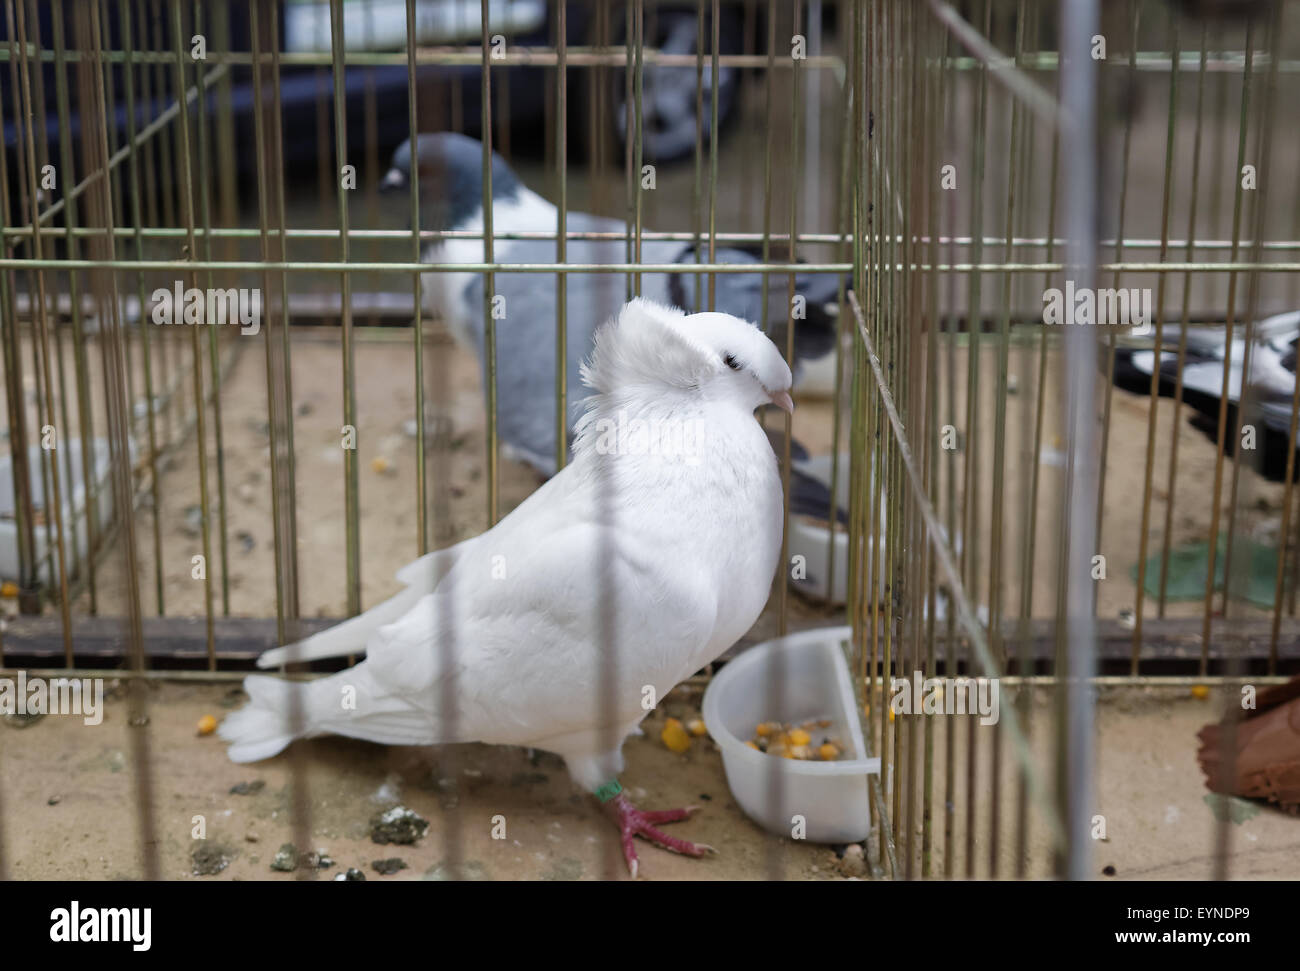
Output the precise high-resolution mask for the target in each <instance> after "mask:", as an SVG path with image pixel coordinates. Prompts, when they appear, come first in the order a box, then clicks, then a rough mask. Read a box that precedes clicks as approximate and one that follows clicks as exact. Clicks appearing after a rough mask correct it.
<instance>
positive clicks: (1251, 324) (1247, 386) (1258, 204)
mask: <svg viewBox="0 0 1300 971" xmlns="http://www.w3.org/2000/svg"><path fill="white" fill-rule="evenodd" d="M1280 9H1281V8H1280V5H1279V4H1277V3H1274V4H1273V10H1274V13H1276V12H1277V11H1278V10H1280ZM1275 19H1276V18H1275ZM1270 26H1272V27H1276V24H1275V23H1271V24H1270ZM1270 39H1271V40H1272V42H1273V43H1276V33H1275V31H1270ZM1277 62H1278V55H1277V51H1276V50H1272V49H1271V50H1270V51H1269V59H1268V74H1267V76H1266V78H1265V82H1264V99H1263V101H1262V103H1261V105H1260V115H1259V124H1258V126H1257V128H1256V131H1255V160H1256V161H1255V168H1256V170H1257V171H1263V172H1269V171H1271V169H1269V163H1270V161H1271V159H1270V153H1271V152H1272V147H1273V139H1272V125H1271V124H1270V121H1271V118H1272V114H1273V92H1274V88H1275V86H1276V80H1277ZM1238 172H1240V168H1239V169H1238ZM1252 195H1253V197H1254V202H1253V205H1254V213H1253V220H1252V221H1253V224H1254V228H1253V231H1252V234H1251V239H1252V240H1253V243H1252V246H1251V261H1252V262H1253V263H1258V262H1259V261H1260V258H1261V255H1262V249H1261V244H1262V242H1263V233H1264V214H1265V212H1266V211H1267V203H1266V200H1267V199H1268V179H1267V178H1266V179H1265V180H1264V182H1263V183H1261V184H1260V186H1259V188H1258V189H1257V190H1256V191H1255V192H1254V193H1253V194H1252ZM1258 310H1259V271H1258V270H1250V271H1249V282H1248V283H1247V286H1246V333H1245V353H1244V355H1243V357H1242V369H1241V394H1240V398H1239V400H1238V402H1237V409H1236V412H1237V413H1236V416H1235V418H1234V419H1233V423H1232V424H1233V430H1232V441H1233V443H1234V447H1233V452H1234V454H1235V456H1236V461H1234V462H1233V463H1232V482H1231V485H1230V487H1229V490H1228V525H1227V529H1226V533H1227V541H1226V542H1225V544H1224V549H1223V577H1224V583H1223V614H1224V616H1225V617H1226V616H1227V613H1228V599H1229V593H1230V588H1232V587H1233V586H1234V581H1237V582H1236V586H1237V588H1238V593H1237V594H1236V596H1237V598H1238V599H1241V597H1242V596H1243V594H1242V593H1241V591H1240V583H1239V580H1240V578H1239V577H1234V576H1233V574H1232V553H1233V548H1234V546H1235V545H1236V544H1235V542H1234V540H1235V537H1236V532H1237V530H1236V522H1237V499H1238V485H1239V483H1240V481H1241V467H1242V465H1243V464H1245V461H1246V460H1245V459H1243V458H1242V455H1241V451H1240V446H1241V429H1242V422H1243V421H1244V419H1245V416H1246V414H1247V412H1252V411H1253V410H1254V409H1253V406H1252V403H1251V401H1250V398H1251V375H1252V373H1253V372H1252V368H1251V365H1252V364H1253V363H1254V351H1255V315H1256V313H1257V311H1258ZM1292 447H1293V448H1294V442H1293V443H1292ZM1256 461H1257V462H1258V460H1256ZM1252 464H1254V463H1252ZM1239 572H1240V571H1239Z"/></svg>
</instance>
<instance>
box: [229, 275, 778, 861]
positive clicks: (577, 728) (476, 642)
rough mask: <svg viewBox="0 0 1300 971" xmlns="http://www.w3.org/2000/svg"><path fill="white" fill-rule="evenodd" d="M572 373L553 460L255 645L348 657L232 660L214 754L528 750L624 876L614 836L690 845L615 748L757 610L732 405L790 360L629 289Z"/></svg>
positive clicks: (767, 469)
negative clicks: (365, 744) (581, 394)
mask: <svg viewBox="0 0 1300 971" xmlns="http://www.w3.org/2000/svg"><path fill="white" fill-rule="evenodd" d="M583 379H584V380H585V382H586V383H587V385H588V386H589V387H590V388H591V389H592V390H593V391H594V392H595V393H594V394H593V395H592V396H591V397H590V398H589V399H588V405H587V411H586V413H585V415H584V416H583V417H582V419H581V420H580V421H579V423H578V427H577V436H576V446H575V449H574V457H573V461H572V463H571V464H569V465H568V466H566V467H565V468H564V469H563V470H562V471H561V472H560V473H559V474H558V475H556V476H555V477H554V478H552V479H550V480H549V481H548V482H546V483H545V484H544V485H543V486H542V487H541V488H540V489H538V490H537V492H535V493H533V495H532V496H530V497H529V498H528V499H527V500H526V501H525V502H523V503H522V504H521V505H520V506H519V507H518V508H516V509H515V510H514V511H513V512H512V513H510V515H508V516H506V517H505V518H504V519H502V520H501V522H500V523H498V524H497V525H496V526H495V527H494V528H492V529H491V530H489V531H488V532H486V533H483V534H482V535H480V536H477V537H475V538H473V539H470V540H466V541H465V542H462V543H459V544H457V545H456V546H453V547H450V548H448V549H445V550H441V551H438V552H435V553H430V554H429V555H427V556H425V557H422V558H420V559H419V560H416V561H415V562H413V563H411V564H409V565H408V566H406V567H404V568H403V569H402V570H401V571H400V572H399V573H398V579H399V580H401V581H402V582H403V583H405V584H406V589H405V590H403V591H402V592H401V593H399V594H397V595H396V596H395V597H393V598H392V599H391V600H388V601H386V602H384V603H382V604H379V605H378V606H376V607H374V608H372V609H371V610H369V611H367V612H366V613H364V614H362V615H361V616H359V617H355V618H353V619H351V620H348V621H346V622H344V623H342V624H339V625H338V626H336V627H333V628H331V629H329V630H327V631H323V632H321V633H319V634H316V635H314V636H312V637H310V638H308V639H307V640H304V641H302V642H300V643H298V644H295V645H291V646H289V647H284V648H277V649H275V650H272V651H268V652H266V653H265V654H264V655H263V656H262V657H261V658H260V659H259V665H260V666H262V667H270V666H273V665H279V664H282V663H289V662H295V661H306V660H312V659H314V658H322V657H335V656H343V655H347V654H352V653H361V652H363V651H364V652H365V654H366V659H365V660H364V661H363V662H361V663H360V664H357V665H356V666H355V667H352V668H349V669H347V670H345V671H341V672H339V673H337V674H334V675H332V676H330V677H327V678H323V679H319V680H315V681H310V682H289V681H284V680H280V679H278V678H275V677H269V676H264V675H261V676H259V675H253V676H250V677H249V678H248V679H247V680H246V681H245V689H246V690H247V692H248V694H249V696H250V698H251V701H250V703H249V704H248V705H247V706H245V707H244V708H243V709H242V710H240V711H238V712H235V713H234V714H232V715H230V716H229V717H228V718H227V719H226V720H225V722H224V723H223V724H222V726H221V736H222V737H223V738H225V739H226V740H227V741H228V742H230V743H231V744H230V757H231V758H232V759H233V760H234V761H236V762H252V761H256V760H258V759H264V758H269V757H270V756H272V755H275V754H276V753H277V752H279V751H280V750H281V749H283V748H284V747H285V746H287V745H288V744H289V743H290V742H291V741H293V739H294V738H295V737H308V736H314V735H323V734H336V735H347V736H351V737H353V738H361V739H367V740H370V741H374V742H380V743H383V744H389V745H429V744H437V743H443V742H469V741H480V742H488V743H493V744H501V745H520V746H529V747H534V748H540V749H544V750H547V751H551V752H555V753H557V754H558V755H560V756H562V757H563V758H564V760H565V762H566V764H567V766H568V769H569V773H570V775H571V776H572V777H573V779H574V781H575V782H576V783H578V785H580V786H582V787H584V788H585V789H586V790H587V791H589V792H592V793H594V794H596V795H597V797H598V798H599V799H600V800H601V801H602V802H603V803H605V804H606V806H607V808H608V809H609V810H611V811H612V814H613V815H614V816H615V818H616V820H617V823H618V825H619V828H620V833H621V837H622V845H623V851H624V856H625V858H626V859H627V863H628V866H629V868H630V870H631V871H632V873H633V875H634V876H635V874H636V870H637V857H636V852H635V850H634V848H633V845H632V844H633V837H634V836H642V837H644V838H646V839H649V840H651V841H652V842H654V843H656V844H658V845H660V846H662V847H665V848H667V849H671V850H675V851H677V852H679V853H685V854H689V855H692V856H700V855H702V854H703V853H704V851H705V850H706V849H707V847H704V846H703V845H696V844H692V843H688V842H686V841H684V840H678V839H675V838H673V837H671V836H668V835H667V834H665V833H663V832H661V831H660V830H659V829H657V828H656V826H655V824H656V823H666V822H672V821H675V820H679V819H685V818H686V817H687V816H688V815H689V814H690V812H691V810H690V809H679V810H666V811H661V812H644V811H642V810H639V809H638V808H637V807H636V806H634V805H633V804H632V803H631V801H630V800H629V799H628V798H627V795H626V794H625V793H623V792H621V787H620V785H619V783H618V781H617V777H618V774H619V773H620V771H621V770H622V768H623V757H622V745H623V741H624V740H625V739H626V737H627V736H628V735H629V734H631V733H633V732H634V731H636V729H637V725H638V724H639V723H640V722H641V720H642V719H643V718H645V716H646V714H647V712H646V710H645V708H644V707H643V704H642V703H643V699H645V698H646V697H648V695H649V692H650V691H653V697H655V698H663V697H664V696H665V694H666V693H667V692H668V691H669V690H670V689H671V688H672V687H673V686H674V685H676V684H677V683H678V682H679V681H681V680H682V679H684V678H686V677H689V676H690V675H691V674H693V673H694V672H696V671H698V670H699V669H700V668H701V667H703V666H704V665H706V664H708V663H709V662H710V661H712V660H714V659H715V658H717V657H718V656H719V655H721V654H722V653H723V652H724V651H725V650H727V648H729V647H730V646H731V645H732V644H734V643H735V642H736V641H737V640H738V639H739V638H740V637H741V636H742V635H743V634H744V633H745V632H746V631H747V630H749V628H750V627H751V626H752V625H753V623H754V621H755V620H756V619H757V617H758V615H759V613H760V612H761V611H762V609H763V605H764V603H765V601H766V599H767V594H768V590H769V589H770V587H771V584H772V580H773V576H774V574H775V571H776V567H777V562H778V560H779V558H780V548H781V521H782V493H781V480H780V476H779V474H778V471H777V461H776V456H775V455H774V454H773V452H772V449H771V446H770V445H769V443H768V439H767V436H766V435H765V434H764V433H763V430H762V429H761V428H760V427H759V424H758V422H757V420H756V419H755V417H754V411H755V409H757V408H758V407H760V406H762V405H767V404H771V403H775V404H777V405H779V406H780V407H782V408H784V409H785V410H787V411H792V410H793V407H794V406H793V403H792V401H791V399H790V395H789V389H790V385H791V373H790V368H789V367H788V366H787V365H786V363H785V361H784V360H783V359H782V357H781V354H780V352H779V351H778V350H777V348H776V346H775V345H774V344H773V343H772V342H771V341H770V340H768V338H767V337H765V336H764V335H763V334H762V332H761V331H760V330H759V329H758V328H756V327H753V326H751V325H750V324H748V323H746V322H745V321H743V320H740V319H739V318H737V317H732V316H729V315H727V314H720V313H700V314H693V315H690V316H687V315H686V314H684V313H683V312H681V311H680V310H676V309H672V308H668V307H664V306H661V305H658V304H656V303H653V302H651V301H649V300H644V299H639V298H638V299H636V300H633V301H631V302H630V303H628V304H626V305H625V306H624V307H623V309H622V310H621V311H620V313H619V314H618V316H617V318H616V319H615V320H613V321H611V322H610V323H608V324H606V325H605V326H604V327H603V328H602V329H601V330H600V331H599V333H598V335H597V337H596V341H595V345H594V348H593V351H592V355H591V358H590V360H589V361H588V362H587V363H586V364H585V365H584V367H583ZM603 672H604V673H605V677H602V673H603ZM611 674H612V681H608V683H607V679H608V677H609V675H611ZM294 691H297V692H299V699H298V703H297V705H296V707H297V710H298V722H297V724H298V726H299V728H298V729H297V730H296V731H295V729H294V727H293V726H292V725H291V721H290V703H291V701H290V695H291V692H294ZM345 700H346V701H349V702H352V703H350V704H348V705H345V703H344V702H345Z"/></svg>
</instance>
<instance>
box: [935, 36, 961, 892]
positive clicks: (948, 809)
mask: <svg viewBox="0 0 1300 971" xmlns="http://www.w3.org/2000/svg"><path fill="white" fill-rule="evenodd" d="M939 33H940V38H941V46H940V57H941V64H942V65H943V67H942V70H943V76H942V78H941V79H940V82H939V83H940V85H941V86H942V87H943V89H944V90H945V91H946V92H948V95H947V98H945V101H944V104H943V106H942V111H943V114H942V115H941V116H940V117H939V118H938V119H936V124H943V125H944V126H945V127H944V130H945V131H951V130H952V129H951V128H950V127H948V126H949V123H950V122H951V120H952V119H951V118H950V117H949V111H948V109H949V107H950V105H949V103H948V101H949V100H951V101H952V102H953V106H955V103H956V100H957V90H956V83H955V82H954V81H953V77H952V75H953V65H952V59H951V58H950V57H949V43H950V40H949V34H948V31H946V30H940V31H939ZM947 222H948V233H949V243H948V263H949V265H952V264H954V263H956V262H957V243H956V236H957V225H958V224H957V195H956V193H949V195H948V201H947ZM946 303H947V313H946V314H945V324H944V350H945V364H946V369H947V372H948V374H947V378H948V380H947V381H946V382H945V386H946V388H947V391H948V395H947V405H946V408H945V412H944V413H945V415H947V417H948V420H949V421H950V422H952V423H953V424H954V427H955V424H956V419H957V333H958V329H959V328H958V322H957V274H956V273H955V272H953V271H952V270H949V271H948V286H947V299H946ZM944 464H945V469H944V479H945V487H946V505H947V510H948V517H947V522H946V526H947V529H948V542H950V543H952V542H954V540H955V538H956V536H957V450H956V449H950V450H948V460H947V462H945V463H944ZM948 593H949V609H948V611H947V624H946V629H945V632H944V634H945V643H944V662H943V671H944V676H945V677H949V678H955V677H956V676H957V664H958V661H957V625H956V620H957V617H956V615H957V611H956V610H955V609H954V608H953V606H952V600H951V595H952V591H951V590H949V591H948ZM956 794H957V720H956V719H955V718H945V719H944V808H943V876H944V879H945V880H951V879H952V877H953V874H954V873H955V872H956V839H955V833H956V825H957V803H956Z"/></svg>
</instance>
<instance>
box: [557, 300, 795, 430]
mask: <svg viewBox="0 0 1300 971" xmlns="http://www.w3.org/2000/svg"><path fill="white" fill-rule="evenodd" d="M582 376H583V380H584V381H585V382H586V384H587V386H588V387H590V388H592V389H593V390H595V391H597V392H599V393H601V394H602V395H613V396H618V397H624V396H628V395H632V394H637V393H649V394H663V393H668V392H676V393H678V394H684V395H687V396H692V397H696V398H699V399H702V400H704V401H707V402H709V403H711V404H713V403H725V404H734V405H737V406H739V407H741V408H744V409H746V410H749V411H753V410H754V409H755V408H758V407H760V406H762V405H767V404H774V405H777V406H778V407H780V408H782V409H784V410H785V411H789V412H792V411H793V410H794V402H793V401H792V400H791V398H790V385H791V381H792V379H791V374H790V368H789V365H787V364H786V363H785V360H784V359H783V358H782V357H781V352H780V351H778V350H777V348H776V345H775V344H773V343H772V342H771V341H770V340H769V339H768V338H767V337H766V336H765V335H764V334H763V332H762V331H761V330H759V329H758V328H757V327H755V326H753V325H752V324H750V323H748V322H746V321H744V320H741V319H740V318H739V317H733V316H731V315H730V314H722V313H700V314H690V315H687V314H685V313H683V312H682V311H680V310H677V309H676V308H673V307H665V306H663V305H661V304H657V303H655V302H653V301H651V300H645V299H642V298H637V299H635V300H632V301H631V302H629V303H628V304H626V305H625V306H624V307H623V309H622V311H620V313H619V315H618V318H617V319H616V320H614V321H612V322H611V323H609V324H606V325H605V326H604V327H603V328H601V330H600V331H599V332H598V333H597V334H596V341H595V347H594V349H593V351H592V355H591V358H590V359H589V360H588V362H587V363H586V364H585V365H583V368H582Z"/></svg>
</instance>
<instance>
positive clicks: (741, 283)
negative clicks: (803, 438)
mask: <svg viewBox="0 0 1300 971" xmlns="http://www.w3.org/2000/svg"><path fill="white" fill-rule="evenodd" d="M416 143H417V150H416V169H417V171H418V174H419V179H420V220H421V228H422V229H424V230H439V231H446V230H473V231H479V232H481V231H482V229H483V207H482V199H483V178H482V172H483V146H482V143H480V142H479V141H477V140H475V139H473V138H469V137H467V136H464V135H458V134H454V133H450V132H439V133H436V134H424V135H420V136H418V138H417V140H416ZM411 169H412V160H411V142H410V140H409V139H408V140H407V141H405V142H403V143H402V144H401V145H400V146H399V147H398V148H397V151H396V152H394V154H393V159H392V165H391V168H390V169H389V171H388V174H387V175H386V176H385V177H384V179H383V182H382V185H381V187H382V189H383V191H385V192H397V191H399V190H409V185H410V182H409V180H410V177H411ZM492 200H493V205H492V222H493V232H494V234H500V233H512V232H550V233H554V232H555V229H556V217H557V210H556V208H555V206H554V205H552V204H551V203H550V202H548V201H547V200H545V199H543V198H542V197H541V196H540V195H538V194H537V193H535V192H533V191H532V190H531V189H529V188H528V187H527V186H525V185H524V184H523V183H522V182H521V181H520V179H519V178H518V176H516V175H515V173H514V172H513V171H512V170H511V169H510V167H509V166H508V165H507V164H506V162H505V160H504V159H502V158H501V157H500V156H499V155H497V154H495V153H494V154H493V156H492ZM568 228H569V231H570V232H603V233H614V234H617V235H618V238H614V239H608V240H569V242H568V253H567V262H568V263H571V264H611V263H624V262H626V260H627V249H626V243H625V240H624V238H623V237H624V236H625V234H626V232H627V224H626V223H624V222H621V221H620V220H617V219H607V218H602V217H599V216H593V215H590V214H588V213H582V212H570V213H569V215H568ZM493 255H494V257H495V259H496V260H497V261H498V262H503V263H554V262H555V261H556V244H555V242H554V241H553V240H507V239H496V240H495V242H494V253H493ZM422 259H423V261H424V262H427V263H478V262H482V261H483V243H482V241H481V240H478V239H451V240H442V241H437V242H433V243H430V244H429V245H427V246H426V247H425V248H424V250H423V252H422ZM702 259H703V257H702ZM641 260H642V262H644V263H660V264H668V263H682V264H687V263H690V264H693V263H695V262H696V254H695V251H694V244H692V243H684V242H675V241H663V240H645V241H643V243H642V247H641ZM717 260H718V262H720V263H757V262H758V261H759V258H758V256H757V255H756V254H755V253H754V252H752V251H750V250H746V249H741V248H737V247H727V248H725V249H719V250H717ZM716 279H717V282H716V286H715V293H716V309H717V311H718V312H720V313H726V314H730V315H732V316H734V317H739V318H740V319H742V320H746V321H749V322H750V323H754V322H756V321H759V320H761V319H762V318H763V309H764V308H763V276H762V274H761V273H753V274H734V273H726V274H718V275H717V278H716ZM483 281H484V277H483V274H481V273H473V272H466V273H462V272H456V271H444V272H438V273H427V274H425V275H424V282H423V284H422V286H421V301H422V305H423V307H424V309H425V310H426V311H427V312H429V313H431V314H435V315H437V316H438V317H439V318H440V319H442V320H443V321H444V322H445V323H446V324H447V326H448V327H449V328H450V330H451V332H452V333H453V335H454V336H455V337H456V339H457V340H458V341H460V342H461V343H462V344H463V345H464V346H466V347H469V348H470V349H472V350H473V351H474V353H475V355H476V356H477V357H478V359H479V362H480V365H481V366H482V367H483V368H484V378H485V380H486V363H485V357H486V354H485V347H484V345H485V342H486V338H485V328H484V302H483ZM697 281H698V282H699V283H700V284H701V285H703V286H704V287H707V284H705V283H704V281H703V280H701V279H700V278H699V276H698V275H697V274H690V273H683V274H666V273H647V274H643V275H642V277H641V294H642V296H644V297H646V298H648V299H650V300H654V301H656V302H658V303H661V304H665V305H670V306H678V307H681V308H682V309H684V310H686V311H687V312H688V313H689V312H691V311H693V310H694V309H695V288H696V285H697ZM787 281H788V278H787V275H786V274H784V273H772V274H771V275H770V277H769V280H768V287H769V291H768V292H769V298H768V306H767V319H768V327H767V328H766V329H767V333H768V335H769V336H770V337H771V338H772V340H773V341H774V342H775V343H776V345H777V346H778V347H784V346H785V340H786V336H785V327H786V325H787V319H788V310H787V304H786V298H787ZM839 282H840V281H839V279H838V278H837V277H836V276H835V275H832V274H810V273H800V274H798V275H797V277H796V289H797V292H798V293H799V294H800V295H802V296H803V297H804V298H805V303H804V307H805V314H806V316H805V319H802V320H800V321H798V322H797V324H796V326H795V333H794V367H795V370H796V372H797V369H798V363H799V362H800V361H801V360H806V359H811V358H815V357H820V356H822V355H824V354H826V353H828V352H829V351H830V350H831V349H832V348H833V347H834V343H835V336H836V319H835V313H836V311H837V309H838V307H837V305H836V300H837V296H838V287H839ZM493 289H494V294H493V296H494V298H495V299H496V300H497V302H498V307H499V313H500V314H501V316H500V317H499V318H498V319H497V321H496V351H497V428H498V433H499V435H500V437H501V441H502V443H503V447H504V450H505V451H506V453H507V454H508V455H510V456H511V457H512V458H516V459H518V460H520V461H523V462H526V463H527V464H529V465H531V466H532V467H534V468H535V469H537V470H538V471H539V472H540V473H542V474H543V475H546V476H550V475H553V474H554V473H555V430H556V415H555V378H556V369H555V361H556V327H557V325H556V314H555V307H556V277H555V275H554V274H551V273H497V274H496V276H495V279H494V281H493ZM702 296H703V299H702V300H701V308H702V309H708V308H707V293H705V294H702ZM626 300H627V278H626V276H625V275H624V274H622V273H581V272H578V273H570V274H569V275H568V292H567V299H566V303H565V306H566V308H567V310H566V326H567V338H568V339H567V345H566V347H567V355H566V356H567V359H568V370H567V377H568V380H567V386H568V392H567V393H568V399H567V400H568V405H569V414H568V421H569V424H570V427H572V423H573V422H574V421H575V420H576V418H577V416H578V415H580V414H581V403H582V402H583V401H584V400H585V399H586V397H587V396H588V394H590V391H589V389H587V388H586V387H584V386H583V384H582V380H581V377H580V374H579V365H580V363H581V362H582V360H583V359H584V358H585V357H587V356H588V355H589V354H590V353H591V349H592V344H593V336H594V334H595V331H596V330H597V328H599V327H600V325H602V324H604V323H605V322H606V321H608V320H610V319H611V318H612V317H614V316H615V315H616V314H617V312H618V310H619V308H620V307H622V305H623V304H624V303H625V302H626ZM796 451H797V449H796ZM778 454H779V449H778ZM809 493H811V495H810V494H809ZM792 494H793V497H794V499H795V502H796V504H797V505H799V506H804V505H807V506H808V507H809V511H813V510H816V511H819V512H820V513H821V515H826V513H827V511H828V509H829V498H830V497H829V493H828V492H827V491H826V490H825V489H824V488H821V489H819V488H818V487H817V485H816V484H813V483H796V485H795V487H794V488H792Z"/></svg>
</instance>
